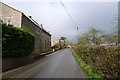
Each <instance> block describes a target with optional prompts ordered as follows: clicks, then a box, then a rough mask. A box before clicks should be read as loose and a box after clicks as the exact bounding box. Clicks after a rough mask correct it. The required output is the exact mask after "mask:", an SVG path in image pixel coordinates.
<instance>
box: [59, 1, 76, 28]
mask: <svg viewBox="0 0 120 80" xmlns="http://www.w3.org/2000/svg"><path fill="white" fill-rule="evenodd" d="M60 3H61V4H62V6H63V8H64V9H65V11H66V12H67V14H68V16H69V18H70V19H71V21H72V23H73V24H74V25H75V26H76V27H77V30H78V26H77V24H76V23H75V21H74V19H73V18H72V16H71V15H70V13H69V12H68V10H67V8H66V7H65V5H64V4H63V2H62V0H60Z"/></svg>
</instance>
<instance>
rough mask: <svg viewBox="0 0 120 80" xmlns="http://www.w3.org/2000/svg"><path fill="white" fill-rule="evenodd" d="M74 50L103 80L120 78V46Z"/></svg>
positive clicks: (89, 47) (84, 47)
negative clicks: (105, 79)
mask: <svg viewBox="0 0 120 80" xmlns="http://www.w3.org/2000/svg"><path fill="white" fill-rule="evenodd" d="M73 50H74V51H75V52H76V53H77V54H78V55H79V56H80V57H81V59H82V60H83V61H84V62H85V63H86V64H87V65H88V66H90V67H91V68H92V70H93V72H95V73H99V74H100V75H101V77H102V78H118V77H119V74H120V70H119V69H120V66H119V65H120V57H119V56H120V54H119V53H120V48H119V46H80V47H74V48H73Z"/></svg>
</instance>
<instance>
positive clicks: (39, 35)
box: [21, 14, 51, 54]
mask: <svg viewBox="0 0 120 80" xmlns="http://www.w3.org/2000/svg"><path fill="white" fill-rule="evenodd" d="M21 25H22V28H25V29H27V30H29V31H30V32H32V33H34V34H35V45H34V51H33V53H36V54H39V53H42V52H48V51H50V48H51V44H50V38H51V35H49V34H48V33H47V32H45V31H44V30H43V29H41V28H40V27H41V26H40V25H39V24H37V23H36V22H35V21H34V20H32V18H29V17H27V16H25V15H24V14H23V15H22V24H21Z"/></svg>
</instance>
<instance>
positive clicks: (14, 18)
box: [0, 2, 22, 27]
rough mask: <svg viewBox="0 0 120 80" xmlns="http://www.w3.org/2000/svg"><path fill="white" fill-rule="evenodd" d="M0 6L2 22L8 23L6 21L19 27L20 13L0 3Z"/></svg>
mask: <svg viewBox="0 0 120 80" xmlns="http://www.w3.org/2000/svg"><path fill="white" fill-rule="evenodd" d="M0 6H1V7H2V10H1V11H0V16H2V17H1V19H2V20H3V22H6V23H8V20H9V21H10V24H12V25H14V26H16V27H21V16H22V13H21V12H20V11H18V10H16V9H14V8H12V7H10V6H8V5H6V4H4V3H1V2H0Z"/></svg>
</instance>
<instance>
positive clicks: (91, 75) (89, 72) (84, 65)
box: [72, 50, 101, 79]
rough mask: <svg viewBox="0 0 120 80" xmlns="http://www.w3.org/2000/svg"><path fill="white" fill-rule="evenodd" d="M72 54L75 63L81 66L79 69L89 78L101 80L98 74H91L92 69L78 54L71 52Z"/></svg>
mask: <svg viewBox="0 0 120 80" xmlns="http://www.w3.org/2000/svg"><path fill="white" fill-rule="evenodd" d="M72 52H73V55H74V56H75V58H76V59H77V61H78V62H79V64H80V65H81V67H82V68H83V69H84V70H85V71H86V72H87V74H88V76H89V77H90V78H96V79H98V78H101V77H100V75H99V74H98V73H94V72H92V69H91V68H90V67H89V66H88V65H87V64H86V63H85V62H84V61H83V60H82V59H81V57H80V56H79V55H78V54H76V53H75V52H74V51H73V50H72Z"/></svg>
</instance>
